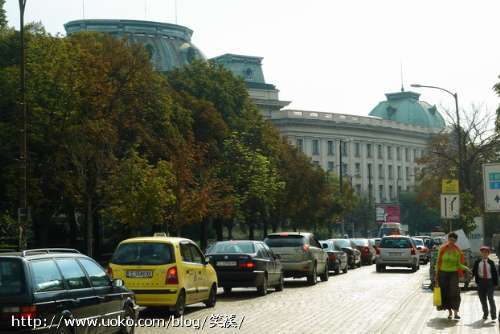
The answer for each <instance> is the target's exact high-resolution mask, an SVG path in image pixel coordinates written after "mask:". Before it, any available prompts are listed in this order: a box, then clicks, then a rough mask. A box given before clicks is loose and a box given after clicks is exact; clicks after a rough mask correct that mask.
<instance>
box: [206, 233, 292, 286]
mask: <svg viewBox="0 0 500 334" xmlns="http://www.w3.org/2000/svg"><path fill="white" fill-rule="evenodd" d="M206 256H207V257H208V259H209V260H210V263H211V264H212V266H213V267H214V268H215V271H216V272H217V280H218V282H219V286H222V287H223V289H224V293H226V294H230V293H231V290H232V288H246V287H256V288H257V291H258V293H259V294H260V295H265V294H266V293H267V289H268V287H274V288H275V289H276V291H282V290H283V284H284V280H283V279H284V276H283V270H282V269H281V262H280V260H279V256H277V255H275V254H274V253H273V251H272V250H271V249H270V248H269V247H268V246H267V245H266V244H265V243H263V242H262V241H253V240H237V241H220V242H217V243H216V244H214V245H213V246H212V247H211V248H210V251H209V252H208V253H207V254H206Z"/></svg>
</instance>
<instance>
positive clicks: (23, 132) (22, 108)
mask: <svg viewBox="0 0 500 334" xmlns="http://www.w3.org/2000/svg"><path fill="white" fill-rule="evenodd" d="M25 8H26V0H19V13H20V15H19V17H20V25H19V32H20V38H21V43H20V44H21V50H20V61H21V66H20V80H19V81H20V93H21V97H20V100H19V113H20V116H21V117H20V120H21V121H20V122H19V123H20V129H19V130H20V131H19V132H20V145H19V148H20V152H19V174H20V175H19V183H20V184H19V208H18V210H17V220H18V225H19V249H20V250H23V249H26V245H27V236H26V232H27V222H28V219H29V212H28V140H27V131H28V119H27V112H26V64H25V61H26V56H25V45H24V44H25V43H24V9H25Z"/></svg>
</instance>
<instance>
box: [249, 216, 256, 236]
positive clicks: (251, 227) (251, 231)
mask: <svg viewBox="0 0 500 334" xmlns="http://www.w3.org/2000/svg"><path fill="white" fill-rule="evenodd" d="M248 239H249V240H254V239H255V223H254V222H253V220H252V222H251V223H250V224H249V225H248Z"/></svg>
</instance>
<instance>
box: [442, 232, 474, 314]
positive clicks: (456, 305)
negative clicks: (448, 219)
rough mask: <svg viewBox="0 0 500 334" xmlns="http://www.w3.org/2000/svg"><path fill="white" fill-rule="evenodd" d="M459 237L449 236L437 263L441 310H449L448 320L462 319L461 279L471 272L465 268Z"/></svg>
mask: <svg viewBox="0 0 500 334" xmlns="http://www.w3.org/2000/svg"><path fill="white" fill-rule="evenodd" d="M457 240H458V235H457V234H456V233H455V232H450V233H449V234H448V242H447V243H445V244H444V245H442V246H441V248H440V249H439V253H438V259H437V263H436V278H435V282H436V284H437V285H438V286H439V287H440V288H441V309H443V310H448V319H451V318H452V312H453V318H455V319H460V315H459V314H458V311H459V309H460V301H461V299H460V287H459V286H458V283H459V277H461V276H463V272H464V270H465V271H468V272H471V270H470V269H469V268H468V267H467V266H465V265H464V264H463V263H464V255H463V253H462V250H461V249H460V248H459V247H458V246H457V245H456V242H457Z"/></svg>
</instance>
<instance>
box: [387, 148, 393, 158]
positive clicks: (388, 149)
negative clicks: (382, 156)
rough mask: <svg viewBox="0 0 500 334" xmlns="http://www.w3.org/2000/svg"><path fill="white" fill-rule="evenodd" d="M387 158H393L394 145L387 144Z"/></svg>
mask: <svg viewBox="0 0 500 334" xmlns="http://www.w3.org/2000/svg"><path fill="white" fill-rule="evenodd" d="M387 159H389V160H391V159H392V147H391V146H387Z"/></svg>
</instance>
